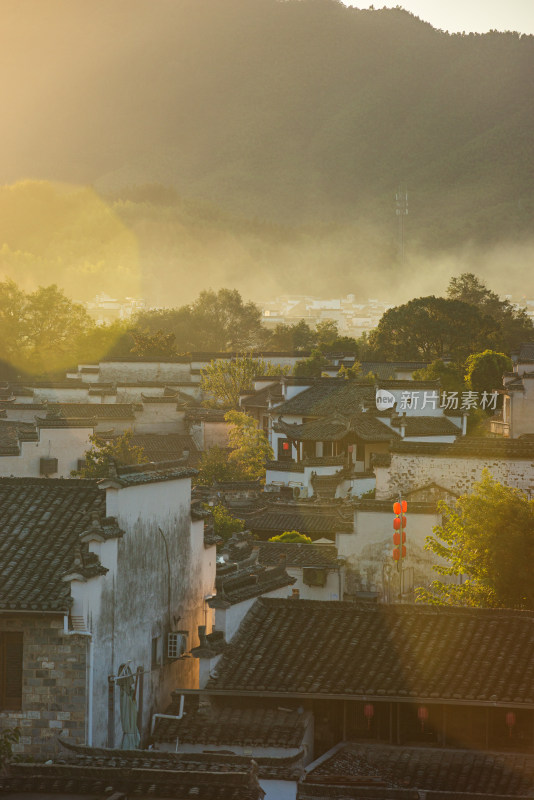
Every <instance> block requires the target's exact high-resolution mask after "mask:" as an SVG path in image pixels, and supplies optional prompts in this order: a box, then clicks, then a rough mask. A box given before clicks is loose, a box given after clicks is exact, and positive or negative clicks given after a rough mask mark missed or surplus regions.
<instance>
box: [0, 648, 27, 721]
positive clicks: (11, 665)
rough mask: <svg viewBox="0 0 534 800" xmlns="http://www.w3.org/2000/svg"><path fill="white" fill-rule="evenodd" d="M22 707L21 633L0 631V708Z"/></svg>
mask: <svg viewBox="0 0 534 800" xmlns="http://www.w3.org/2000/svg"><path fill="white" fill-rule="evenodd" d="M20 708H22V633H11V632H10V633H0V709H9V710H18V709H20Z"/></svg>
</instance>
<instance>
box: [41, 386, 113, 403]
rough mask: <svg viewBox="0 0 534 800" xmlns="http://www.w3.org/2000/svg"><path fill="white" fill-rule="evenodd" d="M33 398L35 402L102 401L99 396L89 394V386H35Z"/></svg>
mask: <svg viewBox="0 0 534 800" xmlns="http://www.w3.org/2000/svg"><path fill="white" fill-rule="evenodd" d="M33 398H34V402H35V403H42V402H43V401H44V400H48V401H49V402H51V403H90V402H92V401H93V402H94V401H96V402H100V398H99V397H93V396H92V395H89V387H88V386H80V387H79V388H77V387H73V388H70V387H66V386H65V387H56V388H52V387H49V388H39V387H35V388H34V390H33Z"/></svg>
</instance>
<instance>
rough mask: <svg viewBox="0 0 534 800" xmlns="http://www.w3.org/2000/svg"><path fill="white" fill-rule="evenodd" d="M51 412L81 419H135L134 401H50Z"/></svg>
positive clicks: (49, 408) (49, 409)
mask: <svg viewBox="0 0 534 800" xmlns="http://www.w3.org/2000/svg"><path fill="white" fill-rule="evenodd" d="M47 409H48V411H49V413H50V414H54V413H55V412H59V415H60V416H62V417H74V418H76V419H80V418H82V417H88V418H89V419H135V405H134V404H133V403H48V405H47Z"/></svg>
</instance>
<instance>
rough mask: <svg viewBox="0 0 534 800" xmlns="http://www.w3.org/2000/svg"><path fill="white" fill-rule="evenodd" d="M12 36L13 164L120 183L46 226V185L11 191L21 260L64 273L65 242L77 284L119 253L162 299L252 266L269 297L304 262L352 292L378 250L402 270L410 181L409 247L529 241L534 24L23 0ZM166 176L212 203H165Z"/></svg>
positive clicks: (8, 82) (179, 189)
mask: <svg viewBox="0 0 534 800" xmlns="http://www.w3.org/2000/svg"><path fill="white" fill-rule="evenodd" d="M0 53H1V56H0V58H1V63H2V68H1V69H0V93H1V95H2V99H3V119H4V120H5V121H7V122H6V124H4V125H3V126H1V127H0V145H1V147H2V153H3V156H4V158H3V159H2V162H1V165H0V179H1V180H2V181H3V182H5V183H10V182H15V181H18V180H21V179H28V178H30V179H44V180H49V181H65V182H70V183H73V184H82V185H84V184H90V185H92V186H94V187H96V189H97V190H98V191H99V192H100V194H101V196H102V198H103V204H99V202H98V201H97V200H96V198H92V197H88V196H85V195H83V194H81V195H80V200H79V201H76V200H75V199H72V198H71V199H70V200H69V201H68V202H67V203H66V204H65V209H66V208H67V207H68V213H67V211H65V214H66V216H65V217H64V218H62V219H61V221H59V216H58V214H59V212H58V214H56V217H55V218H54V220H55V221H54V223H53V225H52V229H53V233H52V234H50V238H49V240H47V238H46V236H47V231H46V226H45V225H41V224H40V219H41V218H43V219H46V215H47V211H46V207H45V206H46V204H45V203H44V202H43V201H41V200H38V197H37V195H39V196H40V194H39V193H41V194H42V192H43V191H44V190H43V189H42V187H41V189H40V190H39V191H37V190H36V187H35V186H34V187H30V188H28V187H27V189H26V190H24V191H22V192H21V193H20V194H17V193H16V192H15V193H9V192H8V193H5V194H4V195H3V196H2V197H1V198H0V201H1V203H2V206H3V209H4V219H7V220H9V219H13V218H14V217H16V218H17V220H18V222H17V225H19V227H20V225H22V228H21V230H22V234H21V235H19V234H18V233H17V235H15V233H14V228H12V227H10V226H9V225H8V224H7V223H5V224H3V225H0V234H1V235H0V239H1V241H0V248H4V250H3V251H2V252H3V253H4V255H3V256H2V254H1V253H0V272H1V271H2V268H3V269H4V274H10V275H11V274H13V273H14V271H15V270H16V268H17V265H19V264H21V263H24V264H26V265H27V269H28V270H29V271H30V272H31V273H32V280H34V279H36V278H35V275H38V276H41V275H42V276H47V275H50V274H52V273H53V270H52V271H51V266H50V265H51V259H52V261H53V259H54V257H55V259H56V262H57V263H59V262H61V264H63V265H68V264H69V263H70V264H71V266H70V267H68V266H62V267H61V269H60V272H61V275H62V276H63V277H62V278H61V280H60V283H61V281H62V280H63V281H66V282H67V285H68V286H69V287H70V286H73V287H76V286H81V285H82V284H83V285H87V286H88V287H90V285H91V281H92V276H94V275H98V276H99V277H101V278H102V277H103V276H104V275H106V274H107V273H109V271H110V270H113V269H115V270H119V268H120V269H122V270H123V273H122V275H123V276H126V277H127V276H128V274H129V273H131V274H133V273H135V274H139V273H140V274H141V275H142V276H143V280H142V281H141V283H140V285H139V286H137V288H136V287H135V286H134V289H132V291H131V293H138V292H141V291H144V292H145V293H147V294H149V295H150V296H151V299H154V297H159V298H160V299H159V302H163V301H164V300H165V299H166V297H167V291H166V289H165V286H166V283H167V282H168V276H169V275H175V276H177V278H178V283H179V282H180V280H182V277H183V278H184V280H185V279H187V280H185V283H186V284H187V289H185V290H184V291H185V293H186V294H187V296H191V295H192V294H193V295H194V293H195V292H196V291H197V289H199V288H201V287H202V285H203V283H204V284H207V285H213V286H214V287H217V286H219V285H221V284H223V285H224V283H227V284H228V285H230V284H231V282H232V281H233V282H234V283H233V284H231V285H239V286H240V287H241V288H242V289H243V290H244V291H245V292H246V293H247V294H249V295H250V293H251V291H252V287H253V283H254V280H253V278H254V276H256V282H257V276H258V275H261V276H262V278H263V279H264V280H265V278H266V276H267V274H268V280H267V281H266V282H265V283H264V284H263V288H264V289H265V291H271V290H272V291H277V290H278V288H284V287H285V288H287V289H288V290H289V289H290V290H292V291H296V290H298V288H299V285H300V283H301V278H302V276H304V275H305V276H306V278H307V280H308V282H309V283H310V284H313V285H314V286H315V288H316V289H319V287H321V291H322V288H323V287H326V288H327V289H328V288H332V289H333V288H334V286H333V285H332V283H331V278H330V277H329V276H330V275H332V276H334V275H335V278H334V282H335V286H336V291H343V290H345V289H346V291H352V290H353V288H355V286H356V287H357V286H358V285H363V284H364V283H365V275H366V273H368V271H369V269H373V270H378V271H380V272H381V274H382V276H383V279H384V285H385V286H388V285H389V274H390V272H391V271H392V270H393V265H394V262H395V258H396V255H397V220H396V218H395V209H394V201H393V196H394V193H395V191H396V190H397V188H398V187H399V186H400V185H403V186H406V187H407V188H408V191H409V194H410V214H409V217H408V218H407V220H406V238H407V257H409V258H415V257H416V256H417V257H420V258H423V259H426V258H428V257H430V256H435V255H440V257H441V255H442V254H444V253H451V252H454V253H458V252H460V253H461V252H463V250H462V248H463V247H464V246H465V247H469V248H473V247H475V246H479V248H480V253H481V254H482V255H480V263H481V264H482V265H483V267H484V265H485V264H487V262H488V259H487V258H486V257H485V255H484V252H485V250H484V248H486V247H488V246H493V245H494V244H496V243H503V246H504V245H507V244H508V243H509V242H513V243H519V245H521V246H522V244H524V247H525V249H524V250H523V251H521V252H522V256H521V258H527V260H528V259H529V258H530V256H529V255H528V253H529V252H530V251H529V249H528V243H529V239H530V236H531V234H532V214H533V211H534V197H533V194H534V192H533V187H532V180H531V175H532V168H533V165H534V140H533V137H532V135H531V131H532V129H533V125H534V107H533V105H534V101H533V91H532V89H533V76H534V37H525V36H523V37H520V36H518V35H515V34H510V33H506V34H504V33H503V34H499V33H491V34H487V35H484V36H479V35H469V36H459V35H455V36H450V35H449V34H446V33H444V32H442V31H437V30H435V29H433V28H432V27H431V26H430V25H428V24H427V23H424V22H422V21H421V20H418V19H417V18H416V17H414V16H412V15H410V14H408V13H407V12H405V11H403V10H401V9H382V10H358V9H354V8H347V7H345V6H343V5H342V4H341V3H338V2H335V0H287V1H286V2H279V1H278V0H158V2H153V0H105V1H104V0H98V2H94V3H87V2H85V0H47V2H46V3H42V2H41V0H5V2H4V3H3V4H2V7H1V8H0ZM157 183H159V184H162V185H164V186H169V187H173V188H174V189H175V190H176V193H177V196H178V197H179V198H185V199H186V200H187V202H192V204H193V205H192V208H193V209H194V211H192V212H190V211H187V213H186V211H184V206H183V204H182V205H180V203H178V204H177V203H176V202H175V201H174V200H172V201H170V202H169V203H168V204H167V205H165V203H163V204H162V203H161V202H159V201H157V202H153V198H152V197H151V196H150V186H151V185H153V184H157ZM135 186H139V187H144V189H142V191H141V194H140V195H139V196H138V197H137V198H135V200H132V199H131V198H132V194H131V189H132V187H135ZM147 186H148V187H149V188H148V189H146V187H147ZM36 192H37V194H36ZM143 192H145V194H146V192H148V195H147V196H144V195H143ZM45 194H46V192H45ZM121 198H122V199H123V200H124V202H121ZM196 201H198V202H199V203H200V206H198V208H197V207H196V206H195V202H196ZM180 202H181V201H180ZM13 203H15V204H16V211H13V209H12V208H11V206H12V204H13ZM54 203H55V200H54V201H53V204H54ZM21 204H22V205H21ZM24 204H28V205H27V207H26V206H25V205H24ZM60 205H61V204H60ZM107 206H109V208H108V209H107V210H106V207H107ZM54 207H55V206H54ZM200 207H202V208H204V207H205V208H206V209H211V210H212V212H211V213H212V215H213V216H212V218H211V219H210V220H206V219H205V218H204V216H203V214H204V211H202V212H199V210H198V209H199V208H200ZM10 209H11V210H10ZM206 213H208V212H206ZM6 215H7V216H6ZM208 216H209V213H208ZM20 220H24V221H25V222H24V224H22V223H21V222H20ZM32 220H33V222H32ZM247 220H251V221H252V222H251V223H250V225H249V222H248V221H247ZM280 224H281V225H282V226H283V227H277V225H280ZM32 225H33V227H32ZM100 225H104V234H103V235H102V236H101V237H100V235H99V233H98V230H99V226H100ZM17 230H18V228H17ZM80 242H81V243H80ZM54 243H55V244H54ZM6 248H7V249H6ZM69 248H70V249H69ZM84 248H85V250H84ZM69 253H70V255H69ZM54 254H55V255H54ZM525 254H526V255H525ZM69 259H70V261H69ZM6 265H7V266H6ZM132 265H133V266H132ZM325 265H326V266H327V267H328V271H325ZM520 266H521V264H520V263H519V262H518V268H519V267H520ZM80 271H81V273H82V274H83V278H84V280H83V281H82V282H81V283H80V281H79V280H78V278H79V274H80ZM394 272H395V274H396V275H398V270H396V269H395V270H394ZM341 273H342V274H341ZM120 275H121V273H120V272H117V276H118V277H116V279H115V280H114V281H113V282H111V284H110V291H112V292H113V293H116V292H117V287H120V285H121V278H120ZM195 275H198V280H197V283H195V282H194V280H195ZM147 276H148V278H147ZM362 276H363V277H362ZM39 279H41V278H39ZM240 281H241V283H240ZM137 283H139V281H137ZM197 284H198V285H197ZM267 287H270V288H267ZM88 290H89V289H88ZM172 291H173V293H174V294H173V298H174V296H176V300H175V302H176V301H180V300H181V297H180V296H179V294H180V292H179V289H178V288H174V289H173V290H172Z"/></svg>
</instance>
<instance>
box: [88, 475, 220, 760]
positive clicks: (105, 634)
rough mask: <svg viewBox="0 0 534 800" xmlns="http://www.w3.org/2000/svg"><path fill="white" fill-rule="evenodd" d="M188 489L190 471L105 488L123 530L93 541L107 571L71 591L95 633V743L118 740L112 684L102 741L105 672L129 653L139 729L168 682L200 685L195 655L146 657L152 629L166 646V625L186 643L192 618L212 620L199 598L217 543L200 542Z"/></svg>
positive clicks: (163, 697)
mask: <svg viewBox="0 0 534 800" xmlns="http://www.w3.org/2000/svg"><path fill="white" fill-rule="evenodd" d="M190 496H191V481H190V479H189V478H184V479H180V480H173V481H165V482H160V483H147V484H142V485H138V486H131V487H127V488H122V489H119V490H116V489H110V490H108V491H107V500H109V502H108V503H107V514H108V515H110V516H117V517H118V523H119V526H120V527H121V528H122V529H123V530H124V531H125V534H124V536H123V537H122V538H121V539H118V540H111V541H109V542H106V543H104V544H101V545H94V546H93V549H95V551H97V552H99V554H100V557H101V561H102V563H103V565H104V566H105V567H107V568H108V569H109V572H108V573H107V574H106V575H105V576H102V577H100V578H94V579H91V580H90V581H88V582H87V584H86V585H84V586H83V587H82V588H81V589H78V592H77V601H78V602H79V603H80V604H81V606H82V607H83V608H84V611H85V613H86V615H87V619H88V621H89V627H90V630H91V631H92V633H93V638H94V648H95V654H94V665H95V667H94V685H95V691H94V725H93V734H94V735H93V742H94V744H95V745H97V746H104V745H106V744H111V745H115V746H120V743H121V736H122V731H121V725H120V715H119V704H118V692H117V693H116V698H115V705H114V726H113V727H114V741H113V742H108V704H107V686H108V676H109V675H113V674H116V673H117V670H118V667H119V665H120V664H122V663H125V662H128V661H129V662H130V664H131V667H132V669H133V670H135V669H136V668H137V667H138V666H142V667H143V668H144V670H145V677H144V700H143V729H144V732H145V733H146V731H147V730H148V726H149V723H150V719H151V716H152V714H153V713H155V712H162V711H164V710H165V708H166V706H167V705H168V703H169V702H170V693H171V691H172V690H174V689H176V688H197V687H198V660H197V659H194V658H183V659H179V660H177V661H171V662H166V660H165V659H163V663H162V664H161V665H159V666H156V667H154V666H152V664H151V646H152V638H153V637H160V644H161V647H162V650H163V652H164V653H166V635H167V633H168V632H169V631H170V630H186V631H188V633H189V636H188V648H191V647H194V646H196V645H197V644H198V637H197V629H198V625H204V624H206V622H208V623H209V622H210V621H211V614H207V613H206V608H205V600H204V598H205V596H206V595H208V594H211V593H213V591H214V583H215V548H214V547H211V548H208V549H205V548H204V537H203V523H202V522H198V523H193V524H192V523H191V518H190ZM159 529H161V532H160V530H159ZM162 534H163V535H162ZM164 537H165V539H164ZM167 557H168V560H167ZM169 606H170V613H169Z"/></svg>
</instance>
